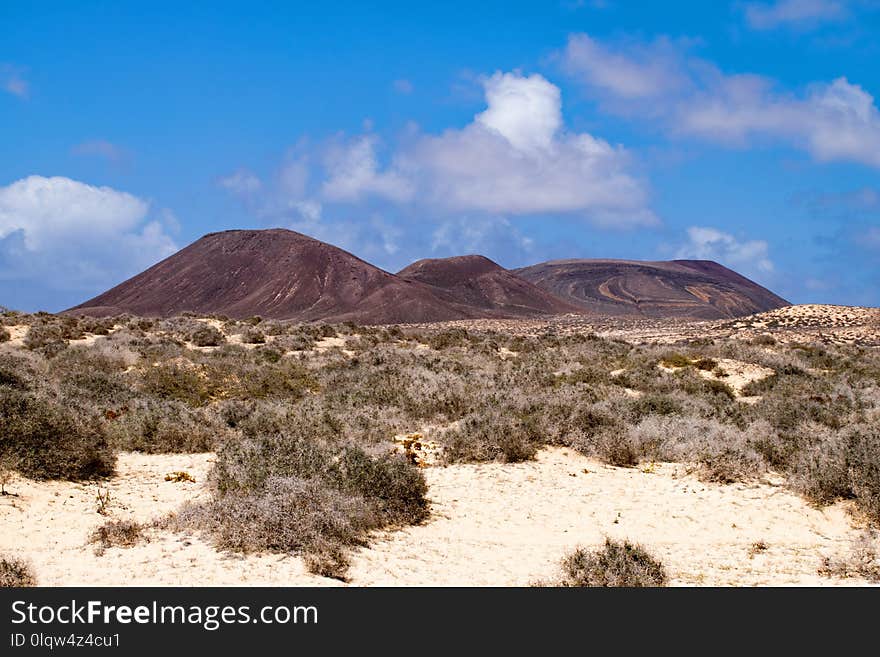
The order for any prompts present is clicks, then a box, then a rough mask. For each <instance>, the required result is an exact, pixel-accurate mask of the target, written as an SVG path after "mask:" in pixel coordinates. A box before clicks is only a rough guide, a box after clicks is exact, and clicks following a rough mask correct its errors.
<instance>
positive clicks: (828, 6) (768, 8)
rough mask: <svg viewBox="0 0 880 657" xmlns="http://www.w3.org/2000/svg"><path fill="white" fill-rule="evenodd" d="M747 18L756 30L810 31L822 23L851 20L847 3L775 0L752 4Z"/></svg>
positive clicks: (814, 0)
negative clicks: (801, 29) (799, 29)
mask: <svg viewBox="0 0 880 657" xmlns="http://www.w3.org/2000/svg"><path fill="white" fill-rule="evenodd" d="M744 11H745V18H746V22H747V23H748V25H749V27H751V28H752V29H755V30H772V29H776V28H779V27H795V28H809V27H816V26H818V25H820V24H822V23H827V22H837V21H841V20H843V19H845V18H847V17H848V16H849V8H848V7H847V2H845V0H776V2H769V3H768V2H749V3H746V4H745V5H744Z"/></svg>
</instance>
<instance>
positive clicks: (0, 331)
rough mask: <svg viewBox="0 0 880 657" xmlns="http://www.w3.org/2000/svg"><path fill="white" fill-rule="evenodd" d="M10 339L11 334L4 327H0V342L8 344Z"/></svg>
mask: <svg viewBox="0 0 880 657" xmlns="http://www.w3.org/2000/svg"><path fill="white" fill-rule="evenodd" d="M10 339H12V334H11V333H10V332H9V329H7V328H6V327H5V326H0V342H9V340H10Z"/></svg>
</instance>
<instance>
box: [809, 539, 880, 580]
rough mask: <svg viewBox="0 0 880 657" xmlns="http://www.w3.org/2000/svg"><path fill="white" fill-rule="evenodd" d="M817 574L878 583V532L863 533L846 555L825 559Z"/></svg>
mask: <svg viewBox="0 0 880 657" xmlns="http://www.w3.org/2000/svg"><path fill="white" fill-rule="evenodd" d="M819 574H820V575H825V576H826V577H840V578H846V577H860V578H862V579H866V580H868V581H869V582H875V583H877V582H880V532H877V530H867V531H865V532H863V533H862V535H861V536H859V538H858V539H857V540H856V541H855V542H854V545H853V546H852V550H851V551H850V553H849V554H848V555H845V556H843V557H826V558H825V559H824V560H823V561H822V566H821V567H820V568H819Z"/></svg>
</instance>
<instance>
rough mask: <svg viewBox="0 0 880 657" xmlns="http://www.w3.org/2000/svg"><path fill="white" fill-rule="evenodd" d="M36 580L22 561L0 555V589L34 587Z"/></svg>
mask: <svg viewBox="0 0 880 657" xmlns="http://www.w3.org/2000/svg"><path fill="white" fill-rule="evenodd" d="M36 585H37V578H36V577H35V576H34V573H33V571H32V570H31V567H30V564H28V563H27V562H26V561H24V560H23V559H19V558H18V557H13V556H9V555H0V588H15V587H25V586H36Z"/></svg>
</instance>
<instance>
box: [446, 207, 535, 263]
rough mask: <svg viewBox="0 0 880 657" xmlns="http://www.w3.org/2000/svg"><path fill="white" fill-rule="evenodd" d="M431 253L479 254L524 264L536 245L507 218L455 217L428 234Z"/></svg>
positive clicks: (448, 254) (450, 254) (506, 261)
mask: <svg viewBox="0 0 880 657" xmlns="http://www.w3.org/2000/svg"><path fill="white" fill-rule="evenodd" d="M430 246H431V250H432V251H433V252H435V253H437V254H438V255H441V256H452V255H467V254H480V255H485V256H487V257H490V258H499V259H503V260H504V262H505V263H506V264H508V265H509V266H514V265H510V263H515V264H524V263H525V261H526V260H527V257H528V256H529V255H530V254H531V253H532V252H533V251H534V248H535V242H534V240H533V239H531V238H530V237H526V236H525V235H523V234H522V233H521V232H520V231H519V230H517V228H516V227H515V226H514V225H513V224H512V223H511V222H510V221H509V220H508V219H504V218H502V219H493V218H491V217H478V218H471V217H458V218H456V219H450V220H448V221H445V222H443V223H442V224H440V225H439V226H437V228H436V229H435V230H434V232H433V233H432V235H431V245H430Z"/></svg>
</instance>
